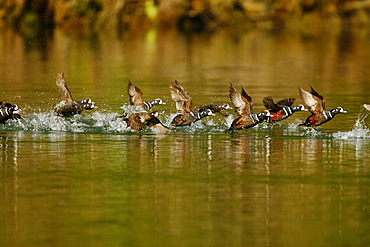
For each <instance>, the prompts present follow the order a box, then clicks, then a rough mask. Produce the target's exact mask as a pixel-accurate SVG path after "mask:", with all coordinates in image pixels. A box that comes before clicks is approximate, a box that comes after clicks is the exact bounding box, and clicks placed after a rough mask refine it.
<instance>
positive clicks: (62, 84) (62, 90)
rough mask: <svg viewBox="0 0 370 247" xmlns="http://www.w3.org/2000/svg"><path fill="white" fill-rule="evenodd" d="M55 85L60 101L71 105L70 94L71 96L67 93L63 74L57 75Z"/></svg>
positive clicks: (69, 92)
mask: <svg viewBox="0 0 370 247" xmlns="http://www.w3.org/2000/svg"><path fill="white" fill-rule="evenodd" d="M55 83H56V84H57V86H58V89H59V94H60V97H61V98H62V100H64V101H66V102H68V103H71V104H72V103H73V98H72V94H71V91H69V89H68V87H67V84H66V82H65V80H64V73H59V74H58V76H57V79H56V81H55Z"/></svg>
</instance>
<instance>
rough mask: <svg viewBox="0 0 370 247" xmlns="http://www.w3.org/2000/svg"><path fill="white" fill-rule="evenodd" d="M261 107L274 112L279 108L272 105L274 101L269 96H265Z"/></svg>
mask: <svg viewBox="0 0 370 247" xmlns="http://www.w3.org/2000/svg"><path fill="white" fill-rule="evenodd" d="M263 105H264V106H265V108H266V109H267V110H274V109H278V108H279V107H278V106H277V105H276V104H275V103H274V100H273V99H272V97H271V96H267V97H265V98H263Z"/></svg>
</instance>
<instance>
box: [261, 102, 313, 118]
mask: <svg viewBox="0 0 370 247" xmlns="http://www.w3.org/2000/svg"><path fill="white" fill-rule="evenodd" d="M294 101H295V98H286V99H282V100H280V101H278V102H277V103H276V104H275V102H274V99H273V98H272V97H271V96H267V97H265V98H263V104H264V106H265V108H266V109H267V110H268V111H269V112H270V116H269V117H268V119H267V122H269V123H275V122H278V121H281V120H284V119H286V118H288V117H290V116H291V115H293V113H295V112H297V111H307V109H306V108H305V107H304V105H302V104H299V105H296V106H293V107H292V105H293V103H294Z"/></svg>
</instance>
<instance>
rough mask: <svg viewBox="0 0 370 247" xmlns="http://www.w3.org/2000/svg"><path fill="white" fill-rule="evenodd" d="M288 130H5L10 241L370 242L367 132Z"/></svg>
mask: <svg viewBox="0 0 370 247" xmlns="http://www.w3.org/2000/svg"><path fill="white" fill-rule="evenodd" d="M280 132H281V130H274V129H271V130H258V131H251V133H249V134H245V133H235V134H232V135H224V134H221V133H219V134H217V133H215V134H214V133H185V132H184V133H176V134H170V135H156V134H144V135H141V134H129V135H127V134H124V135H122V134H105V135H102V134H99V133H92V134H88V133H70V132H49V133H48V132H39V133H38V132H22V131H16V132H8V133H5V134H3V136H2V139H1V141H2V146H1V147H2V152H1V155H2V157H1V160H2V165H1V181H2V182H1V191H2V192H1V197H0V198H1V204H2V205H3V208H2V210H1V215H2V219H3V223H4V226H5V227H4V228H3V230H2V231H0V232H1V233H2V234H1V235H2V236H1V237H2V238H1V239H2V240H1V241H2V243H5V244H6V245H17V246H19V245H24V244H26V243H27V245H28V246H33V245H35V246H36V245H40V244H41V245H47V243H48V242H49V241H53V243H55V244H56V245H62V244H66V243H70V244H72V243H73V244H76V245H84V246H85V245H89V246H90V245H93V246H94V240H95V241H97V240H98V239H100V237H99V234H98V232H100V234H101V237H103V236H104V237H103V238H104V242H107V243H109V244H113V245H116V244H118V243H123V244H128V245H132V244H138V245H146V243H149V242H150V241H153V239H156V241H157V242H158V243H161V245H164V246H173V245H176V243H177V242H178V241H179V240H180V239H181V241H182V244H181V245H184V246H191V245H194V244H196V243H200V245H205V246H214V245H217V244H218V243H220V241H221V242H224V243H228V244H231V245H232V246H241V245H244V243H245V242H248V243H250V244H249V245H253V246H255V245H262V246H269V245H270V244H271V243H274V245H275V244H277V245H279V244H284V245H285V244H287V243H288V244H291V245H296V244H298V243H302V242H305V243H311V242H310V238H311V237H313V236H315V238H316V239H317V242H316V243H320V245H321V244H322V245H329V246H337V245H348V244H350V245H352V244H353V240H354V239H353V238H350V237H348V235H349V234H355V232H356V235H357V234H359V235H363V236H364V237H363V238H362V240H358V242H357V243H355V245H362V244H365V242H362V241H365V240H368V239H367V237H365V236H366V235H365V232H364V231H366V227H363V226H364V225H363V224H366V222H367V218H368V217H367V216H366V201H367V198H366V195H367V193H368V186H367V184H368V179H367V178H366V176H365V175H366V174H367V173H368V168H367V166H366V160H367V159H368V158H369V156H368V153H367V151H366V150H368V149H369V148H370V147H369V145H370V144H369V142H368V140H366V139H355V140H337V139H333V138H302V137H294V136H292V137H291V138H282V136H281V133H280ZM35 173H36V174H37V175H36V176H35ZM355 201H356V203H354V202H355ZM81 210H82V211H81ZM220 222H222V224H220ZM28 225H32V228H29V227H27V226H28ZM67 226H68V227H67ZM106 227H109V229H111V230H110V231H108V232H107V231H105V230H104V228H106ZM50 228H52V229H53V231H50ZM81 228H82V229H84V231H82V232H81V231H79V229H81ZM224 231H228V234H227V235H225V234H223V232H224ZM77 232H78V233H77ZM202 232H203V234H205V235H204V237H202V238H199V237H196V236H198V234H199V233H202ZM322 233H325V234H324V235H323V234H322ZM97 234H98V235H97ZM30 236H33V238H32V239H33V240H32V241H31V242H30V240H29V238H30ZM77 236H78V238H77ZM81 236H83V237H84V238H83V239H89V240H88V241H87V242H83V243H82V242H80V241H81V240H80V239H79V237H81ZM112 236H114V239H112V238H111V237H112ZM143 236H145V237H144V238H143ZM76 241H77V242H76ZM84 241H85V240H84ZM198 241H200V242H198ZM98 242H99V241H98ZM303 246H309V244H307V245H303Z"/></svg>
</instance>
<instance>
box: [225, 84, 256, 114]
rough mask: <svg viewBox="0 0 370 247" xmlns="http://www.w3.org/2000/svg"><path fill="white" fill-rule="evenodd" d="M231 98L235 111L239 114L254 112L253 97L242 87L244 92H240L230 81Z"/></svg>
mask: <svg viewBox="0 0 370 247" xmlns="http://www.w3.org/2000/svg"><path fill="white" fill-rule="evenodd" d="M229 92H230V94H229V96H230V100H231V102H232V103H233V104H234V106H235V112H236V114H238V115H239V116H244V115H248V114H250V113H251V112H252V108H253V100H252V98H251V97H250V96H249V95H248V94H247V93H246V92H245V90H244V88H243V87H242V92H241V93H239V92H238V91H237V90H236V89H235V88H234V87H233V85H232V84H231V83H230V90H229Z"/></svg>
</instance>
